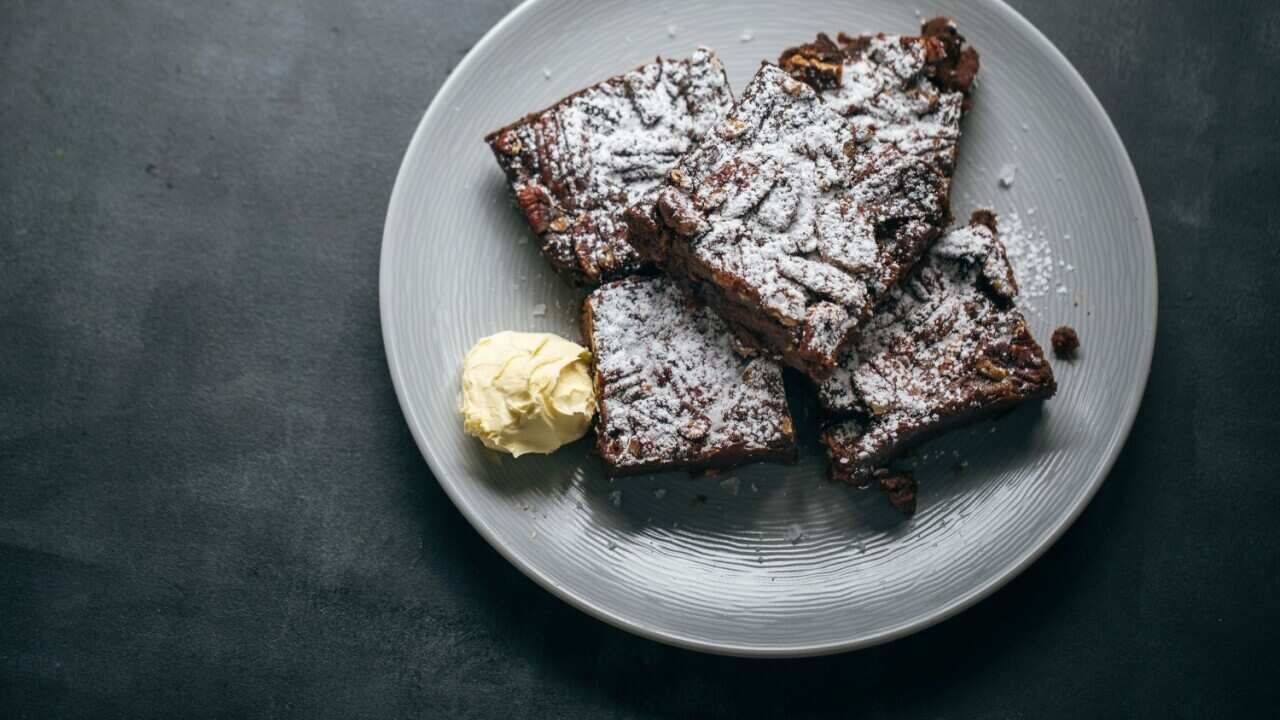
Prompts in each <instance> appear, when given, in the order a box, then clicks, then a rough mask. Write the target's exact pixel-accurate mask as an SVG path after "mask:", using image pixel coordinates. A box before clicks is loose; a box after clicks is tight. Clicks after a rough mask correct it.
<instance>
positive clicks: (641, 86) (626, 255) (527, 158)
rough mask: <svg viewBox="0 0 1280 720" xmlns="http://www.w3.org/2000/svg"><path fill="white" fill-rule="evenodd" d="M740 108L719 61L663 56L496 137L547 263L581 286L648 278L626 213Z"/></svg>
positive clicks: (492, 141)
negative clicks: (635, 276)
mask: <svg viewBox="0 0 1280 720" xmlns="http://www.w3.org/2000/svg"><path fill="white" fill-rule="evenodd" d="M732 104H733V95H732V92H731V90H730V88H729V83H728V79H727V78H726V77H725V73H724V68H723V66H722V65H721V64H720V60H719V58H717V57H716V56H715V53H713V52H711V51H710V50H708V49H706V48H699V49H698V51H697V52H695V53H694V55H693V57H691V58H689V59H686V60H668V59H663V58H658V59H657V60H656V61H655V62H652V63H650V64H648V65H644V66H641V67H639V68H637V69H636V70H633V71H632V72H629V73H626V74H624V75H619V76H617V77H613V78H610V79H608V80H605V81H604V82H602V83H599V84H598V85H593V86H592V87H589V88H586V89H585V90H581V91H579V92H577V93H575V94H573V95H570V96H569V97H567V98H565V99H564V100H561V101H560V102H559V103H557V104H555V105H553V106H551V107H550V108H547V109H546V110H543V111H541V112H537V113H533V114H531V115H528V116H526V117H524V118H523V119H521V120H519V121H517V122H515V123H513V124H511V125H508V126H507V127H504V128H502V129H500V130H497V131H495V132H493V133H490V134H489V135H488V136H487V137H486V138H485V141H486V142H487V143H488V144H489V147H490V148H491V149H492V150H493V154H494V157H496V158H497V160H498V164H499V165H501V166H502V169H503V171H504V172H506V175H507V180H508V182H509V183H510V185H511V192H512V195H513V196H514V197H515V201H516V204H517V205H518V206H519V207H520V210H521V212H522V213H523V214H524V217H525V220H526V221H527V222H528V224H529V227H530V228H531V229H532V230H533V232H534V233H536V234H537V235H538V236H539V239H540V241H541V246H542V252H543V254H544V255H545V256H546V257H547V260H548V261H550V262H551V264H552V265H553V266H554V267H555V268H556V269H557V270H558V271H559V272H560V273H561V274H562V275H563V276H565V277H566V278H568V279H569V280H570V281H572V282H574V283H575V284H579V285H596V284H599V283H601V282H605V281H607V280H610V279H614V278H618V277H622V276H625V275H630V274H632V273H637V272H644V271H646V270H648V269H651V268H650V266H649V264H648V263H647V262H646V261H644V260H643V259H642V258H641V257H640V255H638V254H637V253H636V252H635V250H634V249H633V248H632V247H631V245H630V243H629V242H628V240H627V233H628V231H627V227H626V223H624V222H623V220H622V213H623V212H624V211H625V210H626V208H627V206H629V205H630V204H632V203H634V202H637V201H639V200H641V199H643V198H644V197H646V196H647V195H649V194H651V193H652V191H654V190H655V189H656V188H657V185H658V183H659V182H660V181H661V179H662V178H663V176H664V175H665V174H666V172H667V171H668V170H670V169H671V167H672V166H673V165H675V162H676V160H677V159H678V158H679V157H680V156H681V155H683V154H684V153H685V152H686V151H687V150H688V149H689V148H690V147H691V146H692V145H693V144H694V143H695V142H697V141H698V140H699V139H700V138H701V137H703V136H704V135H705V134H706V133H707V132H708V131H709V129H710V128H711V127H712V126H713V125H714V123H715V122H716V121H718V120H719V119H720V118H721V117H722V116H723V115H724V114H725V113H726V112H728V110H729V108H730V106H731V105H732Z"/></svg>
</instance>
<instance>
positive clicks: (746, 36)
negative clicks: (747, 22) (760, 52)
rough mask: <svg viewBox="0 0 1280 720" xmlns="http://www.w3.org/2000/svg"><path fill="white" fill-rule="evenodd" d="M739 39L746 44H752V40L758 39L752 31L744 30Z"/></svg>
mask: <svg viewBox="0 0 1280 720" xmlns="http://www.w3.org/2000/svg"><path fill="white" fill-rule="evenodd" d="M738 39H739V40H741V41H742V42H744V43H746V42H751V41H752V40H755V39H756V35H755V33H753V32H751V31H750V30H743V31H742V34H741V35H739V36H738Z"/></svg>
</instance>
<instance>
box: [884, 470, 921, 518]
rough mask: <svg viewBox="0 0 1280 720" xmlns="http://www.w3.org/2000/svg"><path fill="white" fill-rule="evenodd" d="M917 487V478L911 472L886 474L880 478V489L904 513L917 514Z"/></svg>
mask: <svg viewBox="0 0 1280 720" xmlns="http://www.w3.org/2000/svg"><path fill="white" fill-rule="evenodd" d="M917 487H918V485H917V484H916V479H915V478H914V477H912V475H911V473H900V474H898V475H884V476H882V477H881V478H880V490H881V491H882V492H884V495H885V497H887V498H889V502H890V503H892V504H893V506H894V507H896V508H898V511H899V512H901V513H902V514H903V515H914V514H915V512H916V488H917Z"/></svg>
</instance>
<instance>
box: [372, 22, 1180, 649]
mask: <svg viewBox="0 0 1280 720" xmlns="http://www.w3.org/2000/svg"><path fill="white" fill-rule="evenodd" d="M913 8H918V11H919V13H920V16H917V15H916V13H915V12H913ZM933 15H949V16H952V17H954V18H955V19H956V20H957V22H958V23H959V26H960V29H961V32H963V33H964V34H965V35H966V36H967V37H968V39H969V41H970V42H971V43H972V44H973V45H974V46H975V47H977V48H978V49H979V51H980V53H981V54H982V71H981V74H980V76H979V83H980V84H979V87H978V89H977V91H976V95H975V103H974V108H973V111H972V112H971V113H970V115H969V116H968V117H967V119H966V121H965V127H964V137H963V139H962V141H961V147H960V170H959V173H958V175H957V178H956V184H955V189H954V192H953V200H952V204H953V209H954V211H955V215H956V216H957V217H967V216H968V213H969V211H970V210H971V209H972V208H973V207H974V206H976V205H979V204H981V205H989V206H994V207H995V208H996V210H997V211H999V212H1000V213H1002V215H1003V218H1002V220H1003V222H1004V223H1005V226H1006V227H1008V226H1009V225H1010V224H1011V221H1012V218H1013V213H1015V212H1016V213H1017V214H1018V217H1019V219H1020V221H1021V223H1022V226H1023V234H1024V235H1029V236H1030V240H1031V241H1032V243H1040V244H1041V245H1042V246H1043V247H1042V248H1041V252H1040V253H1038V254H1037V253H1032V254H1030V256H1028V257H1024V258H1022V259H1021V260H1020V261H1019V262H1018V263H1016V264H1017V266H1018V269H1019V270H1020V271H1021V272H1022V276H1021V277H1020V278H1019V279H1020V281H1021V282H1022V284H1023V290H1024V300H1023V303H1022V304H1023V306H1024V308H1026V309H1027V314H1028V316H1029V318H1030V320H1031V323H1032V326H1033V330H1034V331H1035V333H1036V336H1037V337H1038V338H1039V339H1040V340H1041V342H1042V343H1045V344H1047V340H1048V337H1049V334H1050V333H1051V331H1052V329H1053V328H1054V327H1055V326H1057V325H1059V324H1064V323H1065V324H1071V325H1073V326H1075V327H1076V328H1077V329H1078V330H1079V331H1080V335H1081V338H1082V341H1083V358H1082V359H1081V360H1080V361H1079V362H1077V363H1075V364H1067V363H1063V362H1056V363H1055V370H1056V372H1057V374H1058V380H1059V385H1060V388H1061V389H1060V391H1059V394H1058V396H1057V397H1056V398H1054V399H1053V400H1051V401H1049V402H1048V403H1046V404H1044V406H1043V407H1042V408H1023V409H1021V410H1019V411H1017V412H1015V413H1013V414H1011V415H1009V416H1006V417H1005V418H1003V419H1002V420H1000V421H998V422H995V423H988V424H985V425H981V426H978V427H976V428H974V429H972V430H967V431H960V432H958V433H955V434H953V435H951V436H949V437H946V438H943V439H942V440H939V441H937V442H935V443H933V444H932V445H929V446H926V448H924V451H923V453H922V454H921V455H920V456H919V457H918V458H917V459H916V460H915V464H916V465H917V477H918V478H919V479H920V481H921V491H920V498H919V505H920V510H919V512H918V514H917V515H916V516H915V517H914V518H912V519H910V520H903V519H901V518H900V517H899V516H898V515H897V514H896V513H895V512H894V511H893V510H892V509H891V508H890V507H889V506H888V504H887V503H886V501H885V500H884V498H882V497H880V496H879V494H878V493H875V492H860V491H858V490H856V489H854V488H849V487H843V486H835V485H832V484H830V483H828V482H827V481H825V480H824V476H823V473H824V464H825V461H824V458H823V456H822V453H821V452H820V450H819V448H818V447H817V446H816V445H815V444H814V443H813V442H812V441H809V442H808V443H806V444H805V445H803V446H802V448H801V451H802V455H801V460H800V462H799V463H798V464H797V465H794V466H778V465H756V466H752V467H747V468H742V469H740V470H737V471H733V472H729V473H725V474H723V475H721V476H719V477H716V478H698V479H690V478H689V477H688V476H684V475H657V476H651V477H639V478H631V479H625V480H618V481H617V482H615V483H610V482H609V481H608V480H607V479H605V478H604V477H602V475H601V472H600V468H599V465H598V463H597V461H596V460H595V459H594V458H592V457H590V456H589V455H588V452H587V451H588V448H587V446H586V443H585V442H581V443H577V444H575V445H572V446H570V447H567V448H564V449H562V450H561V451H559V452H558V453H556V454H554V455H552V456H549V457H528V458H522V459H521V460H518V461H516V460H512V459H510V458H506V457H499V456H498V455H496V454H494V453H491V452H489V451H487V450H485V449H484V448H483V447H482V446H481V445H480V443H479V442H476V441H474V440H472V439H470V438H468V437H466V436H465V435H463V432H462V427H461V422H460V421H459V418H458V415H457V410H456V403H457V395H458V379H457V378H458V369H459V364H460V362H461V360H462V357H463V355H464V354H465V353H466V351H467V349H468V348H469V347H470V346H471V344H472V343H474V342H475V341H476V340H477V339H479V338H480V337H482V336H485V335H488V334H490V333H493V332H496V331H499V330H507V329H513V330H529V331H551V332H556V333H560V334H561V335H564V336H567V337H571V338H577V337H578V330H577V326H578V318H577V309H578V303H579V298H580V294H579V292H578V291H575V290H573V289H571V288H569V287H567V286H566V285H565V284H563V283H562V282H561V281H560V280H559V279H558V278H557V276H555V275H554V274H553V273H552V271H551V270H550V269H549V268H548V267H547V266H546V265H545V263H544V261H543V260H542V258H541V257H540V256H539V254H538V252H537V250H536V249H535V244H534V243H533V242H530V241H529V234H528V231H527V229H526V228H525V226H524V225H523V223H522V221H521V218H520V216H519V214H518V212H517V211H516V210H515V209H514V207H513V206H512V204H511V202H510V200H509V199H508V194H507V187H506V185H505V182H504V180H503V176H502V173H501V172H500V171H499V169H498V167H497V165H496V163H495V162H494V160H493V158H492V157H491V155H490V153H489V149H488V147H487V146H486V145H485V144H484V143H483V142H482V140H481V137H482V136H483V134H484V133H485V132H487V131H489V130H492V129H495V128H497V127H499V126H501V125H504V124H506V123H508V122H510V121H512V120H514V119H516V118H518V117H519V116H521V115H523V114H524V113H526V112H529V111H532V110H537V109H540V108H543V107H545V106H547V105H549V104H551V103H552V102H554V101H555V100H557V99H559V98H560V97H561V96H564V95H566V94H568V93H570V92H572V91H574V90H576V89H578V88H580V87H583V86H586V85H589V84H592V83H594V82H597V81H599V80H601V79H603V78H605V77H608V76H609V75H612V74H615V73H618V72H622V71H625V70H628V69H630V68H632V67H633V66H636V65H639V64H641V63H643V62H646V61H648V60H650V59H652V58H653V57H654V56H655V55H657V54H663V55H671V56H681V55H685V54H687V53H689V52H691V51H692V50H693V48H694V47H695V46H696V45H699V44H705V45H709V46H711V47H713V48H715V49H716V50H717V52H718V53H719V54H720V57H721V58H722V59H723V60H724V62H725V65H726V67H727V69H728V72H729V77H730V80H731V81H732V83H733V85H734V88H735V92H736V91H740V90H741V88H742V87H743V85H744V84H745V83H746V82H747V80H748V78H749V77H750V76H751V74H752V73H753V72H754V70H755V68H756V67H758V65H759V63H760V61H761V59H764V58H768V59H775V58H776V57H777V55H778V53H779V51H781V50H782V49H783V48H785V47H788V46H791V45H795V44H799V43H801V42H806V41H808V40H810V39H811V38H812V37H813V36H814V35H815V34H816V33H817V32H819V31H826V32H829V33H834V32H835V31H838V30H844V31H846V32H850V33H855V32H863V31H878V30H883V31H889V32H901V33H911V32H913V31H915V30H916V29H917V28H918V26H919V22H920V19H921V16H923V17H925V18H927V17H930V16H933ZM1005 166H1012V167H1014V168H1016V176H1015V179H1014V183H1013V185H1012V187H1009V188H1002V187H1000V185H999V184H998V183H997V177H998V176H999V174H1000V170H1001V168H1002V167H1005ZM1022 245H1024V246H1028V247H1030V245H1031V244H1029V243H1027V242H1024V243H1022ZM1045 252H1048V253H1051V257H1050V259H1049V261H1048V266H1047V268H1046V267H1045V266H1043V265H1042V267H1041V269H1040V271H1039V272H1031V263H1030V262H1029V261H1030V260H1034V259H1035V258H1036V257H1039V258H1041V260H1043V259H1044V257H1045ZM1155 267H1156V266H1155V254H1154V248H1153V244H1152V240H1151V228H1150V223H1149V220H1148V218H1147V211H1146V206H1145V204H1144V202H1143V198H1142V191H1141V188H1140V187H1139V185H1138V181H1137V178H1136V176H1135V174H1134V171H1133V167H1132V165H1131V164H1130V162H1129V159H1128V157H1127V155H1126V153H1125V149H1124V147H1123V145H1122V144H1121V142H1120V139H1119V137H1118V136H1117V135H1116V132H1115V129H1114V128H1113V127H1112V125H1111V123H1110V121H1109V120H1108V119H1107V115H1106V113H1105V112H1104V111H1103V109H1102V107H1101V106H1100V105H1099V103H1098V101H1097V99H1096V98H1095V97H1094V96H1093V94H1092V93H1091V92H1090V90H1089V88H1088V87H1087V86H1086V85H1085V83H1084V81H1083V80H1081V78H1080V76H1079V75H1078V74H1077V73H1076V72H1075V70H1074V69H1073V68H1072V67H1071V65H1070V63H1068V62H1067V60H1066V59H1065V58H1064V57H1063V56H1062V55H1061V54H1060V53H1059V52H1058V51H1057V50H1056V49H1055V48H1054V47H1053V45H1051V44H1050V43H1049V41H1048V40H1046V39H1045V38H1044V36H1043V35H1041V34H1040V33H1039V32H1038V31H1037V30H1036V29H1035V28H1034V27H1032V26H1031V24H1030V23H1028V22H1027V21H1026V20H1024V19H1023V18H1022V17H1021V16H1019V15H1018V14H1017V13H1016V12H1014V11H1013V10H1011V9H1010V8H1009V7H1007V6H1005V5H1004V4H1002V3H1000V2H998V1H997V0H984V1H982V2H965V3H961V2H923V1H922V2H918V3H912V4H908V5H904V4H901V3H890V2H871V1H869V0H867V1H863V2H854V1H850V2H827V3H816V4H815V3H812V2H801V1H796V0H763V1H759V2H743V3H738V4H736V5H730V4H728V3H706V4H698V5H694V4H691V3H686V2H669V3H624V2H569V1H564V2H556V1H553V0H536V1H534V2H529V3H527V4H525V5H522V6H521V7H519V8H518V9H517V10H515V11H514V12H512V13H511V14H510V15H508V16H507V17H506V18H505V19H504V20H503V21H502V22H500V23H498V25H497V26H495V27H494V28H493V29H492V30H491V31H490V32H489V33H488V34H487V35H486V36H485V37H484V38H483V39H482V40H481V41H480V42H479V43H478V44H477V45H476V46H475V48H474V49H472V51H471V52H470V53H469V54H468V55H467V57H466V58H465V59H464V60H463V61H462V63H461V64H459V65H458V67H457V69H456V70H454V72H453V74H452V75H451V76H450V77H449V80H448V82H446V83H445V85H444V87H443V88H442V89H441V90H440V92H439V94H438V95H437V96H436V98H435V101H434V102H433V103H432V104H431V107H430V109H429V110H428V111H427V113H426V115H425V116H424V117H423V119H422V123H421V125H419V127H418V130H417V132H416V133H415V134H414V136H413V141H412V142H411V143H410V145H409V149H408V151H407V152H406V153H405V157H404V163H403V165H402V166H401V168H400V174H399V177H398V178H397V180H396V185H395V191H394V192H393V193H392V197H391V203H390V207H389V208H388V210H387V221H386V228H385V233H384V237H383V246H382V268H381V280H380V282H381V288H380V291H381V309H382V328H383V335H384V338H385V342H386V349H387V358H388V361H389V363H390V367H391V374H392V378H393V379H394V381H395V387H396V392H397V393H398V395H399V398H400V404H401V407H402V408H403V409H404V414H405V417H406V419H407V420H408V423H409V427H410V428H411V429H412V431H413V435H414V438H415V439H416V440H417V443H418V447H419V448H420V449H421V450H422V453H423V455H424V456H426V459H427V461H428V463H429V464H430V465H431V469H432V471H433V472H434V474H435V476H436V478H437V479H438V480H439V482H440V484H441V485H442V486H443V487H444V489H445V491H446V492H447V493H448V494H449V497H450V498H452V499H453V501H454V503H456V504H457V506H458V508H459V509H460V510H461V511H462V513H463V514H464V515H466V517H467V519H469V520H470V521H471V523H472V524H473V525H474V526H475V528H476V529H477V530H478V531H479V532H480V533H481V534H482V535H483V536H484V537H485V538H486V539H487V540H488V541H489V542H490V543H492V544H493V546H494V547H495V548H497V549H498V550H499V552H501V553H502V554H503V555H504V556H505V557H507V559H509V560H510V561H511V562H512V563H514V564H515V565H516V566H517V567H519V568H520V569H521V570H523V571H524V572H525V573H526V574H528V575H529V576H530V577H531V578H533V579H534V580H536V581H537V582H538V583H540V584H541V585H543V586H544V587H546V588H547V589H548V590H550V591H551V592H553V593H555V594H556V595H558V596H560V597H562V598H564V599H565V600H566V601H568V602H570V603H572V604H574V605H576V606H577V607H580V608H582V609H583V610H585V611H587V612H589V613H591V614H593V615H595V616H597V617H599V618H601V619H604V620H606V621H608V622H611V623H613V624H615V625H618V626H619V627H622V628H625V629H627V630H630V631H632V632H635V633H638V634H640V635H644V636H646V637H650V638H654V639H657V640H661V641H664V642H669V643H673V644H676V645H681V646H684V647H689V648H694V649H698V650H706V651H711V652H719V653H729V654H738V655H769V656H784V655H810V654H819V653H830V652H837V651H841V650H848V649H851V648H857V647H863V646H867V645H871V644H874V643H878V642H883V641H885V640H889V639H891V638H896V637H900V636H902V635H906V634H908V633H911V632H913V631H916V630H919V629H921V628H924V627H926V626H928V625H930V624H932V623H935V622H938V621H939V620H942V619H943V618H946V617H948V616H950V615H953V614H954V613H956V612H958V611H960V610H962V609H963V608H965V607H968V606H969V605H971V604H973V603H974V602H976V601H977V600H978V599H980V598H982V597H984V596H985V595H987V594H989V593H991V592H992V591H993V590H995V589H996V588H998V587H1000V586H1001V585H1002V584H1004V583H1005V582H1007V581H1008V580H1009V579H1010V578H1012V577H1013V576H1014V575H1016V574H1017V573H1018V572H1019V571H1020V570H1022V569H1023V568H1025V567H1026V566H1027V565H1028V564H1029V563H1030V562H1032V561H1033V560H1034V559H1035V558H1036V557H1038V556H1039V555H1040V554H1041V553H1042V552H1043V551H1044V550H1045V548H1047V547H1048V546H1049V545H1050V544H1051V543H1052V542H1053V541H1054V540H1055V539H1056V538H1057V537H1058V536H1059V535H1061V534H1062V532H1063V531H1064V530H1065V529H1066V528H1067V527H1068V526H1069V525H1070V524H1071V522H1072V520H1074V519H1075V517H1076V516H1077V515H1078V514H1079V513H1080V511H1081V510H1082V509H1083V508H1084V506H1085V504H1086V503H1087V502H1088V501H1089V498H1090V497H1092V496H1093V494H1094V492H1095V491H1096V490H1097V489H1098V486H1099V485H1100V484H1101V483H1102V480H1103V479H1104V478H1105V476H1106V474H1107V471H1108V470H1109V468H1110V467H1111V464H1112V462H1113V461H1114V460H1115V457H1116V454H1117V453H1118V452H1119V450H1120V447H1121V445H1122V444H1123V442H1124V439H1125V437H1126V435H1127V434H1128V431H1129V427H1130V425H1131V423H1132V421H1133V417H1134V415H1135V413H1136V412H1137V409H1138V404H1139V401H1140V399H1141V397H1142V392H1143V387H1144V385H1145V383H1146V378H1147V371H1148V368H1149V366H1150V361H1151V351H1152V345H1153V342H1154V338H1155V323H1156V277H1155V273H1156V270H1155ZM539 305H545V306H546V312H545V314H538V313H536V312H535V308H536V306H539ZM801 425H802V426H803V425H804V421H803V419H802V420H801ZM959 461H964V463H965V465H964V466H963V468H962V469H961V467H960V465H959ZM953 468H956V470H959V471H958V472H957V471H956V470H953Z"/></svg>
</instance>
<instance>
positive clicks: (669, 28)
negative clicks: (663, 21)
mask: <svg viewBox="0 0 1280 720" xmlns="http://www.w3.org/2000/svg"><path fill="white" fill-rule="evenodd" d="M675 36H676V26H675V25H668V26H667V37H672V38H673V37H675Z"/></svg>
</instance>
